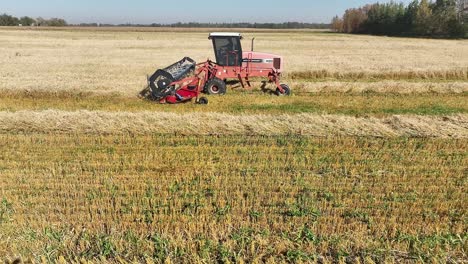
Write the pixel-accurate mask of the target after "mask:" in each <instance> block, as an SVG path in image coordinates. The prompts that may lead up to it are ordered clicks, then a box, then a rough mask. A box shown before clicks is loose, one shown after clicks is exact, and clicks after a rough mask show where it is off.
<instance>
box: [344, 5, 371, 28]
mask: <svg viewBox="0 0 468 264" xmlns="http://www.w3.org/2000/svg"><path fill="white" fill-rule="evenodd" d="M369 9H370V6H364V7H361V8H351V9H348V10H346V11H345V14H344V16H343V32H345V33H363V31H364V29H363V24H364V22H365V21H366V20H367V12H368V10H369Z"/></svg>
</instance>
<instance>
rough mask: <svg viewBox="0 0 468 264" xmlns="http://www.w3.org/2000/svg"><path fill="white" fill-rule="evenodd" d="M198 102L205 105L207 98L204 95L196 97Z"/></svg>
mask: <svg viewBox="0 0 468 264" xmlns="http://www.w3.org/2000/svg"><path fill="white" fill-rule="evenodd" d="M198 104H201V105H206V104H208V99H207V98H206V97H202V98H200V99H198Z"/></svg>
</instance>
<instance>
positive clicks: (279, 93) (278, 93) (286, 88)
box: [276, 84, 291, 96]
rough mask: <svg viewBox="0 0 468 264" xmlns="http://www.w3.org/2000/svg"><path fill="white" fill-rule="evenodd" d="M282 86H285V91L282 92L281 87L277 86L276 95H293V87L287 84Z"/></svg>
mask: <svg viewBox="0 0 468 264" xmlns="http://www.w3.org/2000/svg"><path fill="white" fill-rule="evenodd" d="M281 88H283V90H284V93H281V92H280V89H278V88H276V95H278V96H282V95H288V96H289V95H291V88H289V86H288V85H287V84H281Z"/></svg>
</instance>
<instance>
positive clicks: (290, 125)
mask: <svg viewBox="0 0 468 264" xmlns="http://www.w3.org/2000/svg"><path fill="white" fill-rule="evenodd" d="M0 132H2V133H89V134H120V133H133V134H148V133H161V134H164V133H177V134H182V135H233V134H240V135H308V136H318V137H327V136H337V135H338V136H359V137H400V136H403V137H437V138H468V115H466V114H456V115H449V116H418V115H393V116H388V117H382V118H378V117H353V116H345V115H320V114H296V115H277V116H275V115H258V114H257V115H232V114H223V113H189V114H177V113H166V112H149V111H144V112H106V111H85V110H81V111H71V112H69V111H59V110H45V111H18V112H0Z"/></svg>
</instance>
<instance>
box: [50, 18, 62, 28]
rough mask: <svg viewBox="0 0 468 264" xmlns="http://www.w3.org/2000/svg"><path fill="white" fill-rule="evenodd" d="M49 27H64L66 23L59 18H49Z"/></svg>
mask: <svg viewBox="0 0 468 264" xmlns="http://www.w3.org/2000/svg"><path fill="white" fill-rule="evenodd" d="M47 24H48V26H49V27H64V26H66V25H67V21H65V20H64V19H61V18H51V19H49V20H48V21H47Z"/></svg>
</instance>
